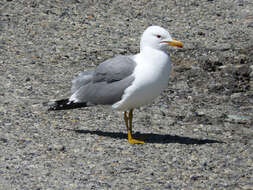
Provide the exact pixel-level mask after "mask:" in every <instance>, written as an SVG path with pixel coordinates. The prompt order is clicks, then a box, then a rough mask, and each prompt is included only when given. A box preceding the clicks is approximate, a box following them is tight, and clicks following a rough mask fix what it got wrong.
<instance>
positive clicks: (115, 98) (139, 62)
mask: <svg viewBox="0 0 253 190" xmlns="http://www.w3.org/2000/svg"><path fill="white" fill-rule="evenodd" d="M169 45H170V46H175V47H180V48H182V47H183V44H182V42H180V41H177V40H173V39H172V38H171V36H170V34H169V32H168V31H167V30H166V29H164V28H162V27H160V26H149V27H148V28H147V29H146V30H145V31H144V32H143V34H142V36H141V40H140V52H139V53H138V54H135V55H119V56H116V57H113V58H111V59H108V60H106V61H104V62H102V63H101V64H99V65H98V66H97V67H96V68H95V69H91V70H86V71H84V72H81V73H80V74H79V75H78V76H76V77H75V78H74V79H73V80H72V87H71V96H70V97H69V98H68V99H62V100H57V101H53V102H51V103H50V104H49V109H48V110H49V111H55V110H65V109H74V108H80V107H88V106H94V105H110V106H111V107H112V108H113V109H116V110H121V111H124V120H125V125H126V129H127V134H128V142H129V143H130V144H144V141H143V140H142V139H138V138H133V136H132V128H133V127H132V126H133V125H132V121H133V110H134V109H135V108H138V107H140V106H143V105H146V104H148V103H150V102H151V101H152V100H154V99H155V98H156V97H157V96H159V94H160V93H161V92H162V91H163V90H164V89H165V88H166V87H168V80H169V72H170V57H169V55H168V54H167V51H168V46H169Z"/></svg>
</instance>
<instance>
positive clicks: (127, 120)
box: [124, 109, 144, 144]
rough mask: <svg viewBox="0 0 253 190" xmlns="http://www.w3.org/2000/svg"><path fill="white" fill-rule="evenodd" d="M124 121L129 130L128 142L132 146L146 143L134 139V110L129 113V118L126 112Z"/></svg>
mask: <svg viewBox="0 0 253 190" xmlns="http://www.w3.org/2000/svg"><path fill="white" fill-rule="evenodd" d="M124 120H125V123H126V128H127V136H128V142H129V143H130V144H144V141H142V140H138V139H134V138H133V137H132V121H133V109H131V110H130V111H129V114H128V117H127V112H126V111H125V112H124Z"/></svg>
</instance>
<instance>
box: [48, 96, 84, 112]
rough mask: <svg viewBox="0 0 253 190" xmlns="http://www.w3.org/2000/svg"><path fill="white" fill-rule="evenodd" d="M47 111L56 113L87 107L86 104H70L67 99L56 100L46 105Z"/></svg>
mask: <svg viewBox="0 0 253 190" xmlns="http://www.w3.org/2000/svg"><path fill="white" fill-rule="evenodd" d="M48 105H49V108H48V111H57V110H68V109H75V108H81V107H87V104H86V102H84V103H74V102H70V101H69V100H68V99H62V100H57V101H53V102H49V103H48Z"/></svg>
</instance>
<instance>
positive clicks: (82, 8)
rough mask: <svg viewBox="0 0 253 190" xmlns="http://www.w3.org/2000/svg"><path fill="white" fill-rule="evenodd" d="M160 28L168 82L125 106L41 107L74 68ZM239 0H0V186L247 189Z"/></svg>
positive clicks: (252, 133)
mask: <svg viewBox="0 0 253 190" xmlns="http://www.w3.org/2000/svg"><path fill="white" fill-rule="evenodd" d="M149 25H160V26H163V27H164V28H166V29H168V30H169V31H170V33H171V35H172V36H173V38H175V39H177V40H180V41H182V42H183V43H184V45H185V47H184V48H183V49H170V50H169V54H170V55H171V60H172V62H173V63H172V65H173V70H172V72H171V78H170V81H169V87H168V89H166V90H165V91H164V92H163V93H162V94H161V96H160V97H159V98H157V99H156V100H155V101H154V102H153V103H151V104H150V105H147V106H144V107H141V108H140V109H136V110H135V112H134V131H135V135H137V136H144V137H145V138H146V144H145V145H130V144H129V143H128V142H127V140H126V131H125V126H124V122H123V114H122V112H119V111H114V110H110V109H107V108H104V107H101V106H98V107H89V108H82V109H76V110H71V111H60V112H48V111H47V107H46V106H45V105H46V103H47V102H48V101H49V100H51V99H59V98H66V97H68V95H69V94H70V93H69V90H70V87H71V79H72V78H73V76H75V75H77V74H78V73H79V72H80V71H82V70H85V69H88V68H93V67H95V66H96V65H98V64H99V63H100V62H102V61H104V60H106V59H108V58H110V57H112V56H115V55H118V54H124V55H125V54H133V53H137V52H138V51H139V39H140V35H141V33H142V32H143V31H144V29H145V28H146V27H147V26H149ZM252 52H253V2H252V1H251V0H224V1H218V0H197V1H196V0H169V1H168V0H166V1H165V0H164V1H162V0H158V1H157V0H156V1H155V0H151V1H148V0H141V1H124V0H113V1H108V2H107V1H98V2H96V1H92V0H90V1H86V0H69V1H60V0H51V1H50V0H43V1H42V0H41V1H40V0H2V1H0V189H1V190H14V189H17V190H20V189H22V190H31V189H32V190H44V189H47V190H49V189H52V190H65V189H66V190H69V189H74V190H76V189H131V190H134V189H140V190H143V189H145V190H148V189H152V190H153V189H180V190H181V189H187V190H188V189H201V190H203V189H219V190H220V189H229V190H231V189H238V190H239V189H245V190H246V189H247V190H250V189H253V183H252V182H253V127H252V126H253V53H252Z"/></svg>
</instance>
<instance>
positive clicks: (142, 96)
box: [112, 49, 170, 110]
mask: <svg viewBox="0 0 253 190" xmlns="http://www.w3.org/2000/svg"><path fill="white" fill-rule="evenodd" d="M134 60H135V61H136V63H137V65H136V68H135V70H134V73H133V76H134V77H135V80H134V81H133V83H132V85H131V86H129V87H128V88H126V90H125V92H124V95H123V97H122V99H121V100H120V101H119V102H116V103H115V104H113V105H112V107H113V108H115V109H119V110H129V109H132V108H137V107H140V106H142V105H145V104H148V103H150V102H151V101H152V100H153V99H155V98H156V97H157V96H158V95H159V94H160V93H161V91H162V90H163V89H165V88H166V87H167V86H168V80H169V70H170V61H169V56H168V55H167V54H166V53H164V52H162V51H157V50H154V49H147V50H145V52H142V53H140V54H137V55H136V56H135V57H134Z"/></svg>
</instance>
